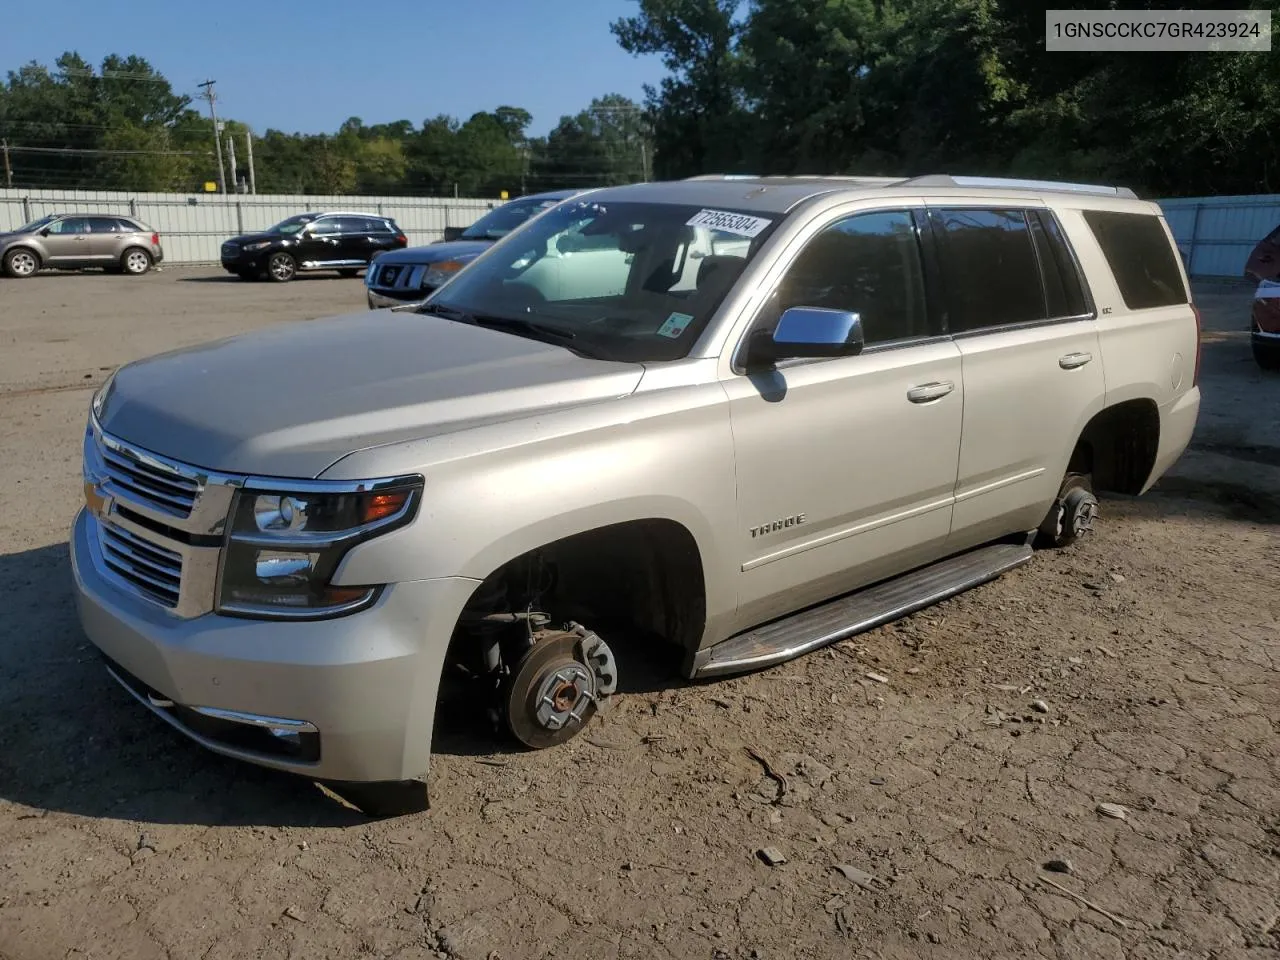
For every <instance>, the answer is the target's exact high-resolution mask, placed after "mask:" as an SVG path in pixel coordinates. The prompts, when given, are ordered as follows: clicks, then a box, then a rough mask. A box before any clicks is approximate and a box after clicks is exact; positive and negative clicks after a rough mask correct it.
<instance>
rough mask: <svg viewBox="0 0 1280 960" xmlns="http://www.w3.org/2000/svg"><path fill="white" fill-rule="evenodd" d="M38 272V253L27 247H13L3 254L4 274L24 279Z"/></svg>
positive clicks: (16, 278)
mask: <svg viewBox="0 0 1280 960" xmlns="http://www.w3.org/2000/svg"><path fill="white" fill-rule="evenodd" d="M39 272H40V254H38V253H36V252H35V251H34V250H32V249H30V248H29V247H14V248H13V249H12V250H10V251H8V252H7V253H6V254H5V255H4V273H5V276H8V277H13V278H14V279H15V280H25V279H27V278H28V277H34V276H35V275H36V274H37V273H39Z"/></svg>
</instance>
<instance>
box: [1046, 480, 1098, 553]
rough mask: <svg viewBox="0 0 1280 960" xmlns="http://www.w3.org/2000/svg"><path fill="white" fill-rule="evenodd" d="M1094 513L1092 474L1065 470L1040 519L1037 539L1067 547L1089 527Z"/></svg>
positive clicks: (1058, 546)
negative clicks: (1053, 495) (1060, 483)
mask: <svg viewBox="0 0 1280 960" xmlns="http://www.w3.org/2000/svg"><path fill="white" fill-rule="evenodd" d="M1097 516H1098V498H1097V496H1095V495H1094V492H1093V477H1092V476H1091V475H1089V474H1087V473H1068V474H1067V475H1066V477H1065V478H1064V479H1063V481H1062V486H1061V487H1060V488H1059V489H1058V495H1057V497H1055V498H1054V501H1053V504H1052V505H1051V506H1050V507H1049V512H1048V514H1047V515H1046V516H1045V518H1044V520H1043V521H1041V523H1040V529H1039V531H1037V537H1036V540H1037V543H1038V545H1039V546H1041V547H1052V548H1055V549H1059V550H1060V549H1062V548H1063V547H1069V546H1071V544H1073V543H1075V542H1076V541H1077V540H1078V539H1080V537H1081V536H1083V535H1084V534H1085V533H1087V532H1089V530H1091V529H1092V527H1093V521H1094V520H1095V519H1096V518H1097Z"/></svg>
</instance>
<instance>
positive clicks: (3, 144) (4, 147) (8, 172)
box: [0, 140, 13, 187]
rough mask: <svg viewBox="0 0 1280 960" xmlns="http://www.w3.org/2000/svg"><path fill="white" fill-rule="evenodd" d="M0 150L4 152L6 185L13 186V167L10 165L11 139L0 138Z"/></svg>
mask: <svg viewBox="0 0 1280 960" xmlns="http://www.w3.org/2000/svg"><path fill="white" fill-rule="evenodd" d="M0 152H3V153H4V185H5V186H6V187H12V186H13V167H11V166H9V141H8V140H0Z"/></svg>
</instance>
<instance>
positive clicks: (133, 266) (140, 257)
mask: <svg viewBox="0 0 1280 960" xmlns="http://www.w3.org/2000/svg"><path fill="white" fill-rule="evenodd" d="M151 262H152V261H151V254H149V253H148V252H147V251H146V250H143V249H142V248H141V247H130V248H129V249H128V250H126V251H125V252H124V253H122V254H120V269H121V271H123V272H124V273H125V274H127V275H128V276H131V277H140V276H142V275H143V274H144V273H147V272H148V271H150V269H151Z"/></svg>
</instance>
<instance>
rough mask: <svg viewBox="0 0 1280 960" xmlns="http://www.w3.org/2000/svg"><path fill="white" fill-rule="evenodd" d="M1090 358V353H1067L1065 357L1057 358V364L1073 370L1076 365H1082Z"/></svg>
mask: <svg viewBox="0 0 1280 960" xmlns="http://www.w3.org/2000/svg"><path fill="white" fill-rule="evenodd" d="M1092 359H1093V354H1092V353H1068V354H1067V355H1066V356H1065V357H1059V358H1058V366H1060V367H1061V368H1062V369H1063V370H1075V369H1076V368H1077V367H1083V366H1084V365H1085V364H1086V363H1088V362H1089V361H1090V360H1092Z"/></svg>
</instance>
